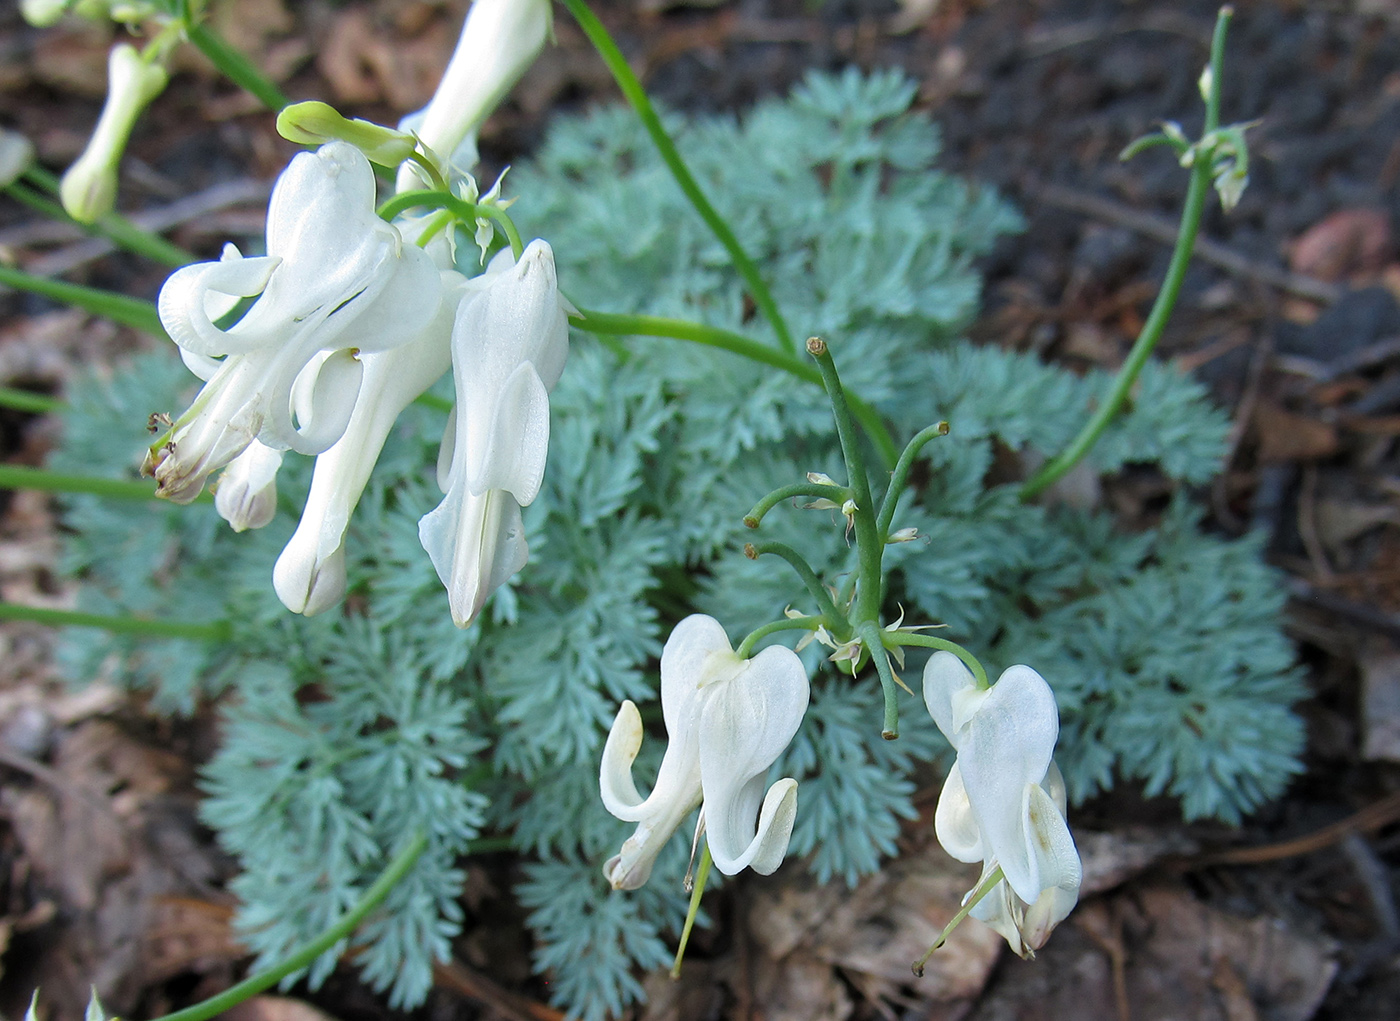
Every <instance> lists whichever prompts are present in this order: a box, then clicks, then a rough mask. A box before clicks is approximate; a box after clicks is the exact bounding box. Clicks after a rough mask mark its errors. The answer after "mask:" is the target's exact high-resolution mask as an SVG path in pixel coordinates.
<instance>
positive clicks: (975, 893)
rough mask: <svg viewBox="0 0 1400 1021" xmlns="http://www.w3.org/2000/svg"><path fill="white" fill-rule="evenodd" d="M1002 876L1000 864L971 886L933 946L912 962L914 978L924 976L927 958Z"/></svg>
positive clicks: (1003, 875)
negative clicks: (970, 890)
mask: <svg viewBox="0 0 1400 1021" xmlns="http://www.w3.org/2000/svg"><path fill="white" fill-rule="evenodd" d="M1004 878H1006V877H1005V874H1004V873H1003V872H1002V871H1001V866H997V867H996V868H995V869H993V870H992V872H991V874H990V875H988V876H987V877H986V878H984V879H983V880H982V881H981V882H980V883H978V884H977V885H976V886H975V887H973V889H972V892H971V893H970V894H968V897H967V902H966V903H964V904H963V906H962V907H961V908H960V909H959V910H958V913H957V914H956V915H954V916H953V920H952V921H951V922H949V923H948V924H947V925H945V926H944V927H943V931H942V932H941V933H940V934H939V936H938V938H937V939H936V940H934V941H933V946H931V947H929V948H928V953H926V954H924V956H923V957H920V958H919V959H918V960H917V961H915V962H914V977H915V978H923V977H924V966H925V965H927V964H928V959H929V958H930V957H932V956H933V952H934V951H935V950H937V949H938V948H939V947H941V946H942V945H943V944H944V943H947V942H948V937H949V936H950V935H952V932H953V930H954V929H956V928H957V927H958V924H959V923H960V922H961V921H962V920H963V919H964V918H966V917H967V916H968V914H969V912H971V911H972V909H973V908H975V907H976V906H977V905H978V903H980V902H981V900H982V898H983V897H985V896H987V894H989V893H991V892H992V890H993V889H994V888H995V887H996V885H997V883H1000V882H1001V881H1002V880H1003V879H1004Z"/></svg>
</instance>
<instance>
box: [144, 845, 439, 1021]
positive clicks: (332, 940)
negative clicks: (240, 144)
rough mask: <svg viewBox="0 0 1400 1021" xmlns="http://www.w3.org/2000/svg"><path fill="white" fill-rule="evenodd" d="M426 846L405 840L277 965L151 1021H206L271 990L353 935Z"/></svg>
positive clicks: (405, 873)
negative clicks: (348, 901)
mask: <svg viewBox="0 0 1400 1021" xmlns="http://www.w3.org/2000/svg"><path fill="white" fill-rule="evenodd" d="M427 846H428V837H427V834H425V833H424V832H423V831H422V830H419V831H418V832H417V833H415V834H414V835H413V836H412V837H410V838H409V841H408V843H406V844H405V845H404V846H403V848H402V849H400V851H399V852H398V854H396V855H394V858H393V860H392V861H390V862H389V865H388V867H387V868H385V869H384V871H383V872H382V873H380V875H379V878H378V879H376V880H375V881H374V885H373V886H371V887H370V888H369V889H368V890H366V891H365V895H364V896H363V897H361V898H360V900H359V903H357V904H356V905H355V906H354V907H353V908H351V909H350V910H349V911H348V912H347V913H346V915H345V917H343V918H342V919H341V920H340V921H338V922H336V923H335V925H333V926H331V927H330V928H329V929H327V930H326V931H325V932H323V933H322V934H321V935H320V936H318V937H316V939H314V940H313V941H311V942H310V943H308V944H307V945H306V946H304V947H302V948H301V949H300V950H298V951H297V952H296V953H294V954H292V956H290V957H288V958H287V959H286V960H285V961H283V962H282V963H281V964H278V965H276V966H274V967H272V968H269V969H267V971H261V972H258V974H256V975H250V976H249V977H248V978H245V979H244V980H243V981H242V982H240V983H238V985H236V986H233V987H231V988H229V989H225V990H224V991H223V992H222V993H220V994H219V995H218V996H211V997H210V998H209V999H207V1000H205V1001H204V1002H203V1003H196V1004H195V1005H194V1006H193V1007H186V1008H185V1009H184V1010H177V1011H175V1012H174V1013H173V1014H165V1015H163V1016H161V1017H158V1018H155V1019H154V1021H206V1019H208V1018H211V1017H214V1016H215V1015H217V1014H222V1013H223V1012H224V1011H226V1010H228V1009H229V1008H231V1007H233V1006H235V1005H237V1004H239V1003H242V1002H243V1001H244V1000H246V999H248V998H249V997H251V996H255V995H257V994H258V993H260V992H262V991H263V990H264V989H268V988H271V987H272V986H274V985H276V984H277V983H278V982H280V981H282V979H284V978H286V977H287V976H288V975H290V974H292V973H293V972H297V971H300V970H301V969H302V968H305V967H307V966H308V965H310V964H311V962H312V961H314V960H316V958H318V957H320V956H321V955H322V954H324V953H325V952H326V951H327V950H330V949H331V948H332V947H334V946H335V945H336V944H337V943H339V942H340V941H341V940H343V939H345V938H346V937H348V936H349V935H350V934H351V933H352V932H354V931H355V928H356V927H357V926H358V925H359V924H360V923H361V922H362V921H364V920H365V918H366V917H367V916H368V915H369V913H370V912H371V911H373V910H374V909H375V908H377V907H378V906H379V905H380V904H381V903H383V901H384V898H385V897H387V896H389V893H390V891H392V890H393V889H394V887H395V886H397V885H398V884H399V882H400V881H401V880H402V879H403V877H404V876H406V875H408V871H409V869H411V868H413V866H414V865H415V864H417V862H418V859H419V857H420V856H421V855H422V854H423V851H424V850H425V849H426V848H427Z"/></svg>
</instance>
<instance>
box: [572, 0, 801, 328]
mask: <svg viewBox="0 0 1400 1021" xmlns="http://www.w3.org/2000/svg"><path fill="white" fill-rule="evenodd" d="M563 3H564V6H565V7H567V8H568V9H569V13H570V14H572V15H573V16H574V20H576V21H577V22H578V23H579V27H580V28H582V29H583V31H584V34H585V35H587V36H588V39H589V41H590V42H592V43H593V46H594V48H595V49H596V50H597V51H598V55H599V56H600V57H602V58H603V63H605V64H606V65H607V66H608V70H609V71H611V72H612V76H613V78H614V79H615V80H616V81H617V85H618V88H620V89H621V90H622V94H623V95H624V96H626V97H627V101H628V102H629V103H631V104H632V109H633V110H635V111H636V113H637V117H638V118H639V119H640V120H641V122H642V126H643V127H645V128H646V130H647V134H649V135H650V136H651V140H652V143H653V144H654V145H655V146H656V149H657V151H658V152H659V153H660V154H661V159H662V160H663V161H664V162H665V164H666V166H667V168H668V169H669V170H670V171H671V176H672V177H674V178H675V179H676V183H677V184H678V185H680V189H681V191H682V192H684V193H685V197H686V198H687V199H689V200H690V204H691V205H692V206H694V207H695V211H696V212H697V213H699V214H700V217H701V219H703V220H704V221H705V223H706V225H707V226H708V227H709V228H710V230H711V231H712V232H714V235H715V237H717V238H719V242H720V244H722V245H724V247H725V250H726V251H728V252H729V257H730V259H731V260H733V262H734V268H735V269H736V270H738V271H739V275H740V276H741V277H743V278H744V282H745V283H747V284H748V286H749V294H750V296H751V297H752V298H753V301H754V304H755V305H757V306H758V308H759V310H760V311H761V312H762V313H763V315H764V318H766V319H767V320H768V322H769V323H770V324H772V327H773V332H774V333H776V334H777V336H778V341H779V343H780V344H781V345H782V348H783V350H785V351H787V352H788V353H789V354H792V353H794V352H796V350H797V345H796V343H795V342H794V341H793V338H792V332H791V331H790V330H789V329H788V326H787V323H786V322H785V321H784V320H783V316H782V313H781V312H779V311H778V304H777V302H776V301H774V300H773V295H772V293H771V292H769V290H768V285H767V284H765V283H764V282H763V277H762V276H760V275H759V272H758V267H757V266H756V265H755V264H754V262H753V260H752V259H750V258H749V257H748V254H747V253H746V252H745V251H744V249H743V246H742V245H740V244H739V239H738V238H737V237H735V236H734V232H733V231H732V230H730V229H729V224H728V223H726V222H725V220H724V217H722V216H720V215H719V213H717V212H716V211H715V208H714V206H712V205H710V200H709V199H707V198H706V197H705V193H704V192H703V191H701V190H700V185H699V183H697V182H696V180H695V177H694V175H692V174H691V172H690V169H689V168H688V167H687V166H686V165H685V160H684V159H682V158H681V154H680V151H679V150H677V148H676V144H675V143H674V142H673V141H672V140H671V136H670V135H668V134H667V133H666V128H665V127H664V126H663V125H662V123H661V118H660V117H659V116H657V113H656V109H655V107H653V106H652V105H651V99H650V98H648V96H647V93H646V89H644V88H643V87H642V83H641V82H640V81H639V80H638V79H637V76H636V75H635V74H633V73H632V68H631V67H630V66H629V65H628V63H627V58H626V57H624V56H623V55H622V50H620V49H619V48H618V46H617V43H616V42H614V41H613V38H612V36H611V35H609V34H608V30H607V29H606V28H605V27H603V23H602V22H601V21H599V20H598V18H597V17H596V16H595V15H594V13H593V12H592V11H591V10H589V9H588V5H587V4H586V3H584V0H563Z"/></svg>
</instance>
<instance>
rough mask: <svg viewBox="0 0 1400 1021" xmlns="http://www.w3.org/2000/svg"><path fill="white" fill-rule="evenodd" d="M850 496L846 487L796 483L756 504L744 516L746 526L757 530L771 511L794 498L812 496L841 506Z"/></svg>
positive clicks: (816, 483) (777, 490)
mask: <svg viewBox="0 0 1400 1021" xmlns="http://www.w3.org/2000/svg"><path fill="white" fill-rule="evenodd" d="M850 495H851V491H850V490H849V489H847V488H846V487H845V486H824V485H822V484H821V483H819V482H794V483H793V484H792V485H790V486H783V487H782V488H781V489H775V490H773V492H771V493H769V494H768V495H767V496H765V497H764V498H763V499H762V500H759V501H758V503H756V504H754V505H753V510H751V511H749V512H748V513H747V514H745V515H744V525H745V526H746V527H748V528H757V527H758V526H759V524H760V523H761V522H762V521H763V518H764V516H765V515H767V513H768V512H769V511H770V510H772V509H773V508H774V507H776V506H778V504H780V503H782V502H783V501H784V500H791V499H793V498H794V497H798V496H810V497H814V498H816V499H818V500H830V501H831V502H832V503H835V504H841V503H844V502H845V501H846V499H847V498H848V497H849V496H850Z"/></svg>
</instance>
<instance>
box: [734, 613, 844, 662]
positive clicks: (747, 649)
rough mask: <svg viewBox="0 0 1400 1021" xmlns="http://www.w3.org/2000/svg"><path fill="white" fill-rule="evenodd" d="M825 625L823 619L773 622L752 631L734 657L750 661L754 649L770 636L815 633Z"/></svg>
mask: <svg viewBox="0 0 1400 1021" xmlns="http://www.w3.org/2000/svg"><path fill="white" fill-rule="evenodd" d="M825 623H826V621H825V620H823V619H822V618H821V617H788V618H786V619H785V620H775V621H771V622H769V623H767V624H764V625H763V626H762V627H759V628H754V629H753V630H752V631H750V632H749V633H748V635H747V636H746V637H745V638H744V640H743V641H742V642H740V643H739V648H737V649H735V650H734V655H736V656H738V657H739V658H740V659H748V658H749V657H750V656H752V655H753V647H754V646H755V645H757V644H758V643H759V642H761V641H762V640H763V639H765V638H767V637H768V636H769V635H775V634H777V633H778V632H779V631H815V630H816V629H817V628H819V627H821V626H822V625H824V624H825Z"/></svg>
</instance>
